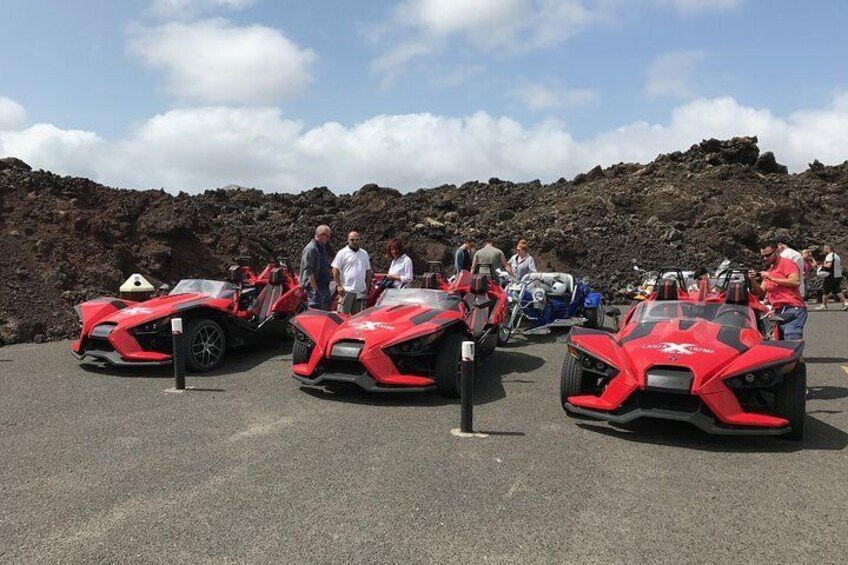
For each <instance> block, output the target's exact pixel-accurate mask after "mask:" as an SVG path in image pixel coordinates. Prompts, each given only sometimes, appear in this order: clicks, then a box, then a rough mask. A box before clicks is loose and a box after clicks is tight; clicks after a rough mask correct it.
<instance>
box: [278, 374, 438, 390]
mask: <svg viewBox="0 0 848 565" xmlns="http://www.w3.org/2000/svg"><path fill="white" fill-rule="evenodd" d="M292 377H294V380H296V381H297V382H299V383H301V384H304V385H307V386H322V385H325V384H327V383H351V384H355V385H357V386H358V387H359V388H361V389H363V390H367V391H368V392H429V391H431V390H436V385H435V384H433V385H431V386H423V387H422V386H384V385H381V384H380V383H378V382H377V381H376V380H375V379H374V377H372V376H371V375H369V374H368V373H364V374H360V375H356V374H349V373H321V374H320V375H318V376H317V377H315V378H309V377H302V376H300V375H292Z"/></svg>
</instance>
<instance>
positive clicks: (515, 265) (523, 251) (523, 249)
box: [509, 239, 536, 281]
mask: <svg viewBox="0 0 848 565" xmlns="http://www.w3.org/2000/svg"><path fill="white" fill-rule="evenodd" d="M515 251H516V253H515V255H513V256H512V257H510V258H509V266H510V267H512V272H513V273H515V280H517V281H520V280H521V278H522V277H523V276H524V275H526V274H527V273H535V272H536V262H535V261H533V256H532V255H530V252H529V251H528V249H527V240H526V239H520V240H518V245H516V246H515Z"/></svg>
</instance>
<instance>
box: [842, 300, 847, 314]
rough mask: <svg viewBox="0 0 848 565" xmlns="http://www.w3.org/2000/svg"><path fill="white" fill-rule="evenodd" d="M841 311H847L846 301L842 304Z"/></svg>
mask: <svg viewBox="0 0 848 565" xmlns="http://www.w3.org/2000/svg"><path fill="white" fill-rule="evenodd" d="M842 311H843V312H848V302H846V303H845V304H843V305H842Z"/></svg>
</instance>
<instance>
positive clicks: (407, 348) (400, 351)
mask: <svg viewBox="0 0 848 565" xmlns="http://www.w3.org/2000/svg"><path fill="white" fill-rule="evenodd" d="M442 333H443V332H441V331H439V332H435V333H431V334H427V335H425V336H421V337H417V338H415V339H410V340H409V341H404V342H402V343H398V344H396V345H393V346H391V347H389V348H387V349H386V352H387V353H388V354H389V355H420V354H425V353H430V352H431V351H432V349H433V348H432V345H433V343H434V342H435V341H436V340H437V339H439V338H440V337H442Z"/></svg>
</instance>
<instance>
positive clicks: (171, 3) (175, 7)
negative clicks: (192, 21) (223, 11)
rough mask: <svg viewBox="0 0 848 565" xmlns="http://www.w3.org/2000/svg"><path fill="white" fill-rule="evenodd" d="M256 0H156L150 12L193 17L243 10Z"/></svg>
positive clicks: (156, 14)
mask: <svg viewBox="0 0 848 565" xmlns="http://www.w3.org/2000/svg"><path fill="white" fill-rule="evenodd" d="M254 1H255V0H154V1H153V4H151V5H150V9H149V12H150V13H151V14H153V15H155V16H159V17H162V18H191V17H194V16H197V15H198V14H203V13H207V12H211V11H214V10H217V9H219V8H228V9H230V10H243V9H244V8H247V7H248V6H250V5H251V4H253V3H254Z"/></svg>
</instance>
